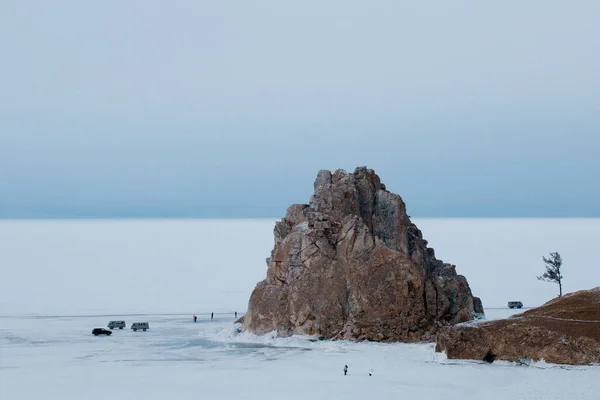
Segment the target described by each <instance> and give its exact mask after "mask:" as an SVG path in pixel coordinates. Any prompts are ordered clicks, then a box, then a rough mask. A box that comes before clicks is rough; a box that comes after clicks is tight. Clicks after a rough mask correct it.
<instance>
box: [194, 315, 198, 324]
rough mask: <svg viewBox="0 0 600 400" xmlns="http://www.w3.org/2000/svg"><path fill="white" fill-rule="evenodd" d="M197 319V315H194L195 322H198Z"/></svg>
mask: <svg viewBox="0 0 600 400" xmlns="http://www.w3.org/2000/svg"><path fill="white" fill-rule="evenodd" d="M197 319H198V317H196V314H194V322H196V320H197Z"/></svg>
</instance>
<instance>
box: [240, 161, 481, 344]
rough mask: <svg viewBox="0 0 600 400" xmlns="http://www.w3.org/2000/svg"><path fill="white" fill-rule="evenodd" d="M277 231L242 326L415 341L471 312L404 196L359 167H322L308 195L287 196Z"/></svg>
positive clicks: (460, 282) (463, 288) (463, 287)
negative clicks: (297, 199)
mask: <svg viewBox="0 0 600 400" xmlns="http://www.w3.org/2000/svg"><path fill="white" fill-rule="evenodd" d="M274 235H275V247H274V249H273V251H272V252H271V257H270V258H268V259H267V265H268V269H267V278H266V280H264V281H262V282H259V283H258V285H257V286H256V288H255V289H254V291H253V292H252V295H251V297H250V300H249V304H248V312H247V314H246V315H245V318H244V323H243V329H244V330H247V331H250V332H255V333H267V332H270V331H273V330H277V331H278V334H279V335H283V336H287V335H291V334H309V335H318V336H320V337H323V338H336V339H358V340H374V341H420V340H433V335H434V334H435V332H436V331H437V330H438V329H439V328H440V327H442V326H444V325H448V324H455V323H459V322H464V321H469V320H471V319H473V316H474V315H476V313H475V312H474V299H476V298H474V297H473V296H472V295H471V290H470V288H469V285H468V283H467V280H466V279H465V278H464V277H463V276H461V275H457V273H456V270H455V266H454V265H451V264H445V263H443V262H442V261H440V260H437V259H436V258H435V255H434V251H433V249H431V248H429V247H427V241H426V240H425V239H423V236H422V234H421V231H420V230H419V229H418V228H417V227H416V226H415V225H414V224H413V223H411V221H410V218H409V216H408V215H407V214H406V207H405V205H404V202H403V201H402V198H401V197H400V196H398V195H396V194H393V193H390V192H389V191H387V190H386V188H385V185H383V184H382V183H381V182H380V180H379V177H378V176H377V175H376V174H375V173H374V172H373V171H372V170H369V169H367V168H365V167H360V168H357V169H356V170H355V171H354V173H346V172H345V171H342V170H338V171H336V172H335V173H333V174H332V173H331V172H330V171H325V170H323V171H320V172H319V174H318V176H317V178H316V180H315V183H314V194H313V195H312V197H311V199H310V203H309V204H294V205H292V206H290V207H289V208H288V210H287V212H286V215H285V218H283V219H282V220H281V221H280V222H277V223H276V225H275V229H274ZM477 300H478V299H476V301H475V303H476V304H478V305H479V306H480V305H481V302H479V301H477ZM480 308H481V307H480ZM480 311H482V310H480Z"/></svg>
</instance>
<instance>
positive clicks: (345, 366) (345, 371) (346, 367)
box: [344, 365, 348, 375]
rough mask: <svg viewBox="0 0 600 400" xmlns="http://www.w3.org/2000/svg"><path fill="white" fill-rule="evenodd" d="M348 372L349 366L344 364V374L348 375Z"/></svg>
mask: <svg viewBox="0 0 600 400" xmlns="http://www.w3.org/2000/svg"><path fill="white" fill-rule="evenodd" d="M347 373H348V366H347V365H344V375H346V374H347Z"/></svg>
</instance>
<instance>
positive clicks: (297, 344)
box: [0, 310, 600, 400]
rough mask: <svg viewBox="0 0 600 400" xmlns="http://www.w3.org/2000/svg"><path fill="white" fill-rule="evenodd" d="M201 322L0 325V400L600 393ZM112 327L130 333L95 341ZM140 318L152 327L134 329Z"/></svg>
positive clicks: (566, 383)
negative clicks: (346, 370) (94, 332)
mask: <svg viewBox="0 0 600 400" xmlns="http://www.w3.org/2000/svg"><path fill="white" fill-rule="evenodd" d="M511 313H512V311H510V310H489V311H488V314H489V315H491V316H492V318H494V317H499V316H505V315H509V314H511ZM199 317H200V318H199V320H198V322H197V323H193V322H192V320H191V316H190V315H143V316H142V315H140V316H126V317H119V316H72V317H14V316H13V317H3V318H0V323H1V324H2V328H1V329H0V354H1V357H0V382H1V384H0V398H2V399H39V398H48V396H50V398H60V399H65V400H66V399H105V398H109V397H110V398H119V399H121V398H140V399H165V398H177V399H197V398H207V399H278V398H282V399H306V398H312V399H320V398H344V399H365V398H373V399H379V398H381V399H387V398H411V399H418V398H422V399H437V398H444V399H503V400H504V399H544V400H550V399H590V400H591V399H597V398H598V392H599V391H600V382H599V380H598V377H599V376H600V367H565V366H556V365H547V364H544V363H538V364H535V365H533V366H519V365H515V364H511V363H504V362H496V363H494V364H486V363H483V362H475V361H455V360H447V359H445V357H444V356H443V355H440V354H436V353H434V346H433V344H376V343H351V342H345V341H311V340H310V338H308V337H292V338H273V337H271V336H269V335H267V336H262V337H257V336H253V335H247V334H237V330H236V327H235V326H234V324H233V316H232V315H216V316H215V320H213V321H211V320H210V317H209V316H207V315H201V316H199ZM111 319H125V320H126V322H127V328H126V329H124V330H114V331H113V335H112V336H109V337H104V336H99V337H95V336H93V335H92V334H91V330H92V328H94V327H105V326H106V324H107V323H108V321H109V320H111ZM136 321H148V322H149V323H150V330H149V331H147V332H133V331H131V330H130V329H129V326H130V324H131V322H136ZM345 364H347V365H348V366H349V374H348V376H344V375H343V372H342V368H343V366H344V365H345ZM369 373H371V374H372V375H371V376H369Z"/></svg>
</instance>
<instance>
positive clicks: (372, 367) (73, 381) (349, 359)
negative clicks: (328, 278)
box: [0, 219, 600, 400]
mask: <svg viewBox="0 0 600 400" xmlns="http://www.w3.org/2000/svg"><path fill="white" fill-rule="evenodd" d="M274 222H275V221H274V220H239V221H236V220H225V221H218V220H156V221H153V220H147V221H135V220H131V221H127V220H126V221H105V220H91V221H85V220H84V221H0V273H1V274H2V279H1V280H0V398H1V399H3V400H4V399H19V400H21V399H25V400H27V399H36V400H37V399H39V398H40V397H44V398H48V397H50V398H60V399H100V398H103V399H104V398H110V397H112V398H140V399H165V398H178V399H188V398H189V399H192V398H194V399H196V398H209V399H212V398H220V399H234V398H235V399H261V400H264V399H271V398H273V399H275V398H282V399H305V398H314V399H320V398H328V399H330V398H344V399H365V398H373V399H379V398H382V399H387V398H415V399H416V398H424V399H434V398H443V399H543V400H548V399H598V398H599V397H598V393H600V379H598V378H599V377H600V367H565V366H556V365H546V364H544V363H537V364H534V365H530V366H521V365H515V364H511V363H503V362H496V363H494V364H491V365H489V364H485V363H483V362H475V361H454V360H446V359H445V358H444V357H443V355H439V354H435V352H434V346H433V345H432V344H410V345H409V344H377V343H351V342H343V341H338V342H334V341H311V340H310V338H307V337H294V338H273V337H271V336H269V335H267V336H263V337H257V336H253V335H248V334H241V335H240V334H238V333H237V330H236V328H235V326H234V324H233V321H234V317H233V312H234V310H235V311H238V312H239V313H240V315H241V314H242V313H243V312H244V311H245V308H246V306H247V301H248V298H249V296H250V293H251V291H252V289H253V288H254V286H255V284H256V283H257V282H258V281H259V280H262V279H263V278H264V277H265V274H266V264H265V258H266V257H268V256H269V253H270V251H271V249H272V246H273V236H272V230H273V225H274ZM415 223H416V224H417V225H418V226H419V227H420V228H421V229H422V231H423V235H424V237H425V239H427V240H428V241H429V244H430V246H432V247H433V248H435V250H436V255H437V257H438V258H440V259H442V260H444V261H446V262H450V263H453V264H456V265H457V271H458V272H459V273H461V274H463V275H465V276H466V277H467V279H468V281H469V283H470V285H471V288H472V290H473V292H474V294H475V295H477V296H480V297H481V298H482V300H483V303H484V306H485V307H486V315H487V318H488V319H494V318H501V317H506V316H508V315H510V314H512V313H516V312H518V311H517V310H509V309H505V308H502V307H504V306H505V305H506V302H507V301H509V300H521V301H523V303H524V304H525V306H526V307H529V306H538V305H540V304H543V303H544V302H545V301H547V300H549V299H551V298H553V297H554V296H555V294H556V291H557V290H556V287H555V285H551V284H549V283H544V282H540V281H538V280H536V279H535V276H536V275H540V274H541V273H542V272H543V264H542V262H541V256H542V255H547V254H548V253H549V252H551V251H559V252H560V253H561V255H562V256H563V259H564V275H565V287H564V290H565V291H566V292H569V291H575V290H579V289H589V288H591V287H594V286H597V285H598V284H599V282H600V268H597V266H596V265H595V262H594V261H593V259H592V258H591V254H590V251H591V250H593V249H595V248H596V244H597V241H598V238H600V220H598V219H559V220H552V219H550V220H546V219H534V220H521V219H514V220H511V219H507V220H504V219H475V220H461V219H441V220H440V219H415ZM210 312H215V313H216V314H215V320H213V321H211V320H210V317H209V313H210ZM194 313H196V314H197V315H198V316H199V321H198V323H195V324H194V323H193V322H192V319H191V318H192V314H194ZM132 314H135V315H132ZM142 314H143V315H142ZM123 315H125V316H123ZM112 319H124V320H126V321H127V323H128V327H129V325H130V324H131V322H136V321H148V322H149V323H150V330H149V331H148V332H132V331H131V330H130V329H125V330H115V331H114V334H113V335H112V336H110V337H94V336H93V335H92V334H91V330H92V329H93V328H95V327H105V326H106V324H107V323H108V321H109V320H112ZM345 364H348V366H349V375H348V376H343V373H342V368H343V366H344V365H345ZM369 373H371V374H372V375H371V376H369Z"/></svg>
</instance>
